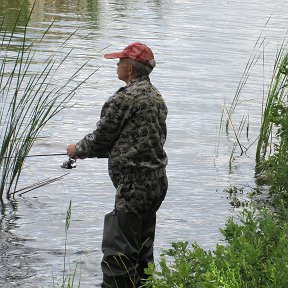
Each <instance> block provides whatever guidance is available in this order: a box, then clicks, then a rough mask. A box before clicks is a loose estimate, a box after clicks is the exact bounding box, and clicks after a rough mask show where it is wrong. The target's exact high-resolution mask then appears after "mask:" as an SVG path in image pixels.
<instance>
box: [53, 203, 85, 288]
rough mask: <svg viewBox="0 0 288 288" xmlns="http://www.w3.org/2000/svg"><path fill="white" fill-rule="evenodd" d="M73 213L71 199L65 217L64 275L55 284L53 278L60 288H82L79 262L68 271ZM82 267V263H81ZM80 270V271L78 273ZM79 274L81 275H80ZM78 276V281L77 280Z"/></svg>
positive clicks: (54, 285)
mask: <svg viewBox="0 0 288 288" xmlns="http://www.w3.org/2000/svg"><path fill="white" fill-rule="evenodd" d="M71 215H72V201H71V200H70V202H69V206H68V208H67V211H66V218H65V243H64V259H63V261H64V262H63V275H62V281H61V283H60V284H55V283H54V282H55V281H54V278H53V287H59V288H75V287H77V288H80V284H81V270H80V272H79V271H78V270H79V269H78V268H79V264H78V263H77V264H76V266H75V268H74V269H73V270H71V269H70V270H69V272H68V273H67V271H66V270H67V268H66V266H67V242H68V230H69V228H70V224H71ZM80 268H81V265H80ZM78 272H79V273H78ZM78 274H79V275H78ZM77 278H78V281H77ZM56 285H57V286H56Z"/></svg>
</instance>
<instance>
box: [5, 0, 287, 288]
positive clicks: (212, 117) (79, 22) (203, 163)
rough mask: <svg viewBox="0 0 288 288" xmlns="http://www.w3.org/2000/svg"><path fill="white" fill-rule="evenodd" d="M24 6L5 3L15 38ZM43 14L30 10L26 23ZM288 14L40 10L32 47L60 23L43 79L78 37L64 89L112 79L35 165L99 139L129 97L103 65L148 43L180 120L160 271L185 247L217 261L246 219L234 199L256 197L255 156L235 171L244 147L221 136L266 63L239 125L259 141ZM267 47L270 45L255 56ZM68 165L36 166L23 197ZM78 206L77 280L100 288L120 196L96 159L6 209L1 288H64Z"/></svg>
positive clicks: (264, 2) (276, 5)
mask: <svg viewBox="0 0 288 288" xmlns="http://www.w3.org/2000/svg"><path fill="white" fill-rule="evenodd" d="M21 3H22V1H17V0H14V1H9V0H0V16H1V17H2V16H4V15H5V21H4V23H5V25H7V27H8V30H9V27H10V28H11V27H12V24H11V23H13V21H14V19H15V17H16V15H17V13H18V12H17V11H18V9H19V7H21ZM32 4H33V1H28V0H26V1H23V11H24V13H26V14H27V13H28V11H29V9H30V8H31V5H32ZM287 11H288V1H285V0H279V1H268V0H261V1H260V0H252V1H251V0H242V1H236V0H227V1H223V0H212V1H203V0H198V1H178V0H158V1H156V0H155V1H153V0H145V1H138V0H133V1H129V0H126V1H125V0H121V1H120V0H119V1H109V0H103V1H97V0H70V1H64V0H57V1H56V0H49V1H48V0H38V1H37V3H36V6H35V8H34V12H33V14H32V17H31V20H30V30H29V41H31V42H35V43H36V42H37V40H39V37H40V36H39V35H40V34H41V33H43V31H44V30H45V29H46V28H47V27H48V26H49V25H50V23H51V22H52V21H54V20H55V23H54V25H53V27H52V28H51V30H50V32H49V35H48V36H47V37H46V38H45V41H44V44H45V45H44V48H43V45H42V46H41V47H37V45H36V46H35V47H34V48H33V49H35V52H36V54H35V55H36V56H35V57H36V58H35V62H34V63H33V65H34V66H33V67H34V68H35V69H36V71H37V67H39V69H40V67H42V66H41V65H43V57H42V56H43V55H44V54H47V53H50V52H51V53H52V52H53V51H57V49H58V48H59V43H61V42H63V41H64V40H65V39H66V38H67V35H68V34H69V33H73V32H74V31H76V30H77V31H76V33H75V34H74V35H73V37H71V39H69V45H68V46H69V47H68V48H69V49H70V48H72V49H73V52H72V55H73V57H72V59H71V61H68V62H65V64H64V67H63V68H62V70H61V75H58V76H57V77H58V78H57V81H59V82H61V81H62V79H63V78H65V76H67V75H70V74H69V73H70V71H71V70H73V69H74V68H75V67H79V65H80V64H81V63H83V62H85V61H87V60H90V64H88V69H87V73H91V71H93V69H96V68H98V67H100V69H99V70H98V71H97V72H96V73H95V74H94V75H93V76H92V77H91V78H90V79H89V80H88V81H87V82H86V83H85V84H84V85H83V86H82V87H81V88H80V89H79V90H77V93H76V95H75V97H74V98H73V100H72V103H75V105H74V106H73V107H71V108H70V109H66V110H64V111H62V112H61V113H60V114H59V115H58V116H57V117H56V118H54V120H52V121H51V122H50V123H49V124H48V125H47V126H46V127H45V129H44V130H43V133H42V134H41V136H42V137H41V139H39V140H38V141H37V143H36V144H35V145H34V147H33V151H31V153H32V152H33V153H35V154H41V153H46V154H51V153H65V149H66V145H67V144H69V143H75V142H77V141H79V140H80V139H81V137H83V136H85V134H87V133H89V132H90V131H92V130H93V129H94V127H95V123H96V122H97V121H98V118H99V113H100V109H101V107H102V104H103V103H104V101H105V100H106V99H107V98H108V97H109V96H111V95H112V94H113V93H114V92H115V91H116V90H117V89H118V88H119V87H121V86H123V83H121V82H120V81H119V80H118V79H117V76H116V62H117V61H116V60H115V61H114V60H105V59H103V54H104V53H108V52H112V51H118V50H119V49H122V48H124V47H125V46H126V45H127V44H129V43H131V42H134V41H140V42H143V43H146V44H147V45H149V46H150V47H151V48H152V50H153V51H154V54H155V58H156V60H157V67H156V68H155V69H154V71H153V73H152V74H151V80H152V82H153V84H154V85H155V86H156V87H157V88H158V89H159V90H160V91H161V93H162V94H163V96H164V97H165V99H166V102H167V106H168V109H169V117H168V120H167V125H168V139H167V143H166V151H167V154H168V157H169V165H168V167H167V173H168V177H169V191H168V195H167V197H166V199H165V201H164V202H163V205H162V206H161V208H160V210H159V212H158V223H157V233H156V241H155V257H156V261H157V260H159V255H160V253H161V249H162V248H168V247H170V244H171V242H173V241H181V240H185V241H189V242H190V243H192V242H197V243H198V244H199V245H200V246H202V247H203V248H205V249H213V248H214V247H215V245H216V243H219V242H221V241H222V237H221V234H220V232H219V228H220V227H223V225H224V223H225V221H226V219H227V217H229V216H235V214H236V211H235V210H231V206H230V204H229V200H228V199H227V197H226V196H227V194H226V193H225V192H224V191H223V190H224V189H225V188H227V187H229V186H237V187H244V189H246V190H249V188H250V187H253V186H254V181H253V168H254V155H255V147H254V146H255V145H254V146H252V147H251V148H250V149H249V150H248V151H247V153H246V154H245V155H242V156H240V151H238V150H239V149H238V150H236V153H235V155H234V156H235V159H234V161H233V163H232V166H231V168H229V158H230V155H231V149H232V146H233V143H235V137H234V136H233V133H231V132H230V133H229V134H228V135H226V134H225V133H224V132H223V133H220V134H219V129H220V119H221V112H222V109H223V105H224V106H225V105H227V107H228V108H229V103H231V101H232V99H233V98H234V95H235V92H236V89H237V86H238V83H239V80H240V79H241V76H242V74H243V71H244V69H245V66H246V64H247V62H248V60H249V57H250V56H251V55H252V57H253V56H254V55H259V53H260V52H264V57H262V56H263V54H262V56H261V57H260V58H259V60H258V62H257V63H256V65H254V66H253V67H252V69H251V70H250V72H251V75H250V78H249V80H248V81H247V83H246V85H245V87H244V89H243V90H242V93H241V97H240V102H239V104H238V105H237V107H236V110H235V113H234V114H233V124H234V125H235V129H237V127H238V126H239V123H240V121H241V119H242V117H243V116H247V117H249V137H248V138H247V137H246V136H244V135H242V136H241V142H242V143H243V144H244V145H245V146H246V147H248V146H249V145H250V144H252V142H253V141H254V140H255V139H256V137H257V133H258V130H259V125H260V124H259V123H260V115H261V103H262V98H263V90H264V91H266V88H267V85H268V84H269V80H270V78H269V76H270V74H271V71H272V68H273V67H272V66H273V62H274V58H275V52H276V50H277V47H279V44H280V43H281V41H282V40H283V37H284V35H285V33H286V31H287V28H288V27H287V23H288V21H287V20H288V16H287V15H288V14H287ZM268 19H269V21H268V22H267V20H268ZM266 22H267V23H266ZM258 38H259V43H261V42H262V41H263V43H264V44H263V45H262V46H261V45H256V48H254V49H253V47H254V45H255V43H256V41H257V39H258ZM107 46H108V48H106V49H104V48H105V47H107ZM102 49H104V50H102ZM68 77H69V76H68ZM225 103H226V104H225ZM243 134H244V133H243ZM64 160H66V157H65V156H58V157H49V158H48V157H46V158H37V159H35V158H34V159H32V158H29V159H28V160H27V162H26V166H27V167H29V168H28V169H25V170H24V171H23V177H22V178H21V181H20V184H19V185H20V186H21V185H25V184H26V185H27V184H28V183H31V182H32V183H34V182H37V181H38V180H39V181H40V180H42V179H46V178H47V177H57V176H59V175H62V174H63V173H64V172H65V171H63V170H62V169H61V168H60V165H61V163H62V162H63V161H64ZM70 200H71V201H72V218H71V224H70V228H69V231H68V241H67V253H66V254H67V255H66V262H67V266H66V267H68V269H67V270H68V271H67V272H66V273H68V272H69V269H71V271H72V272H73V271H74V269H75V267H76V265H77V264H78V270H77V272H78V273H77V275H79V274H81V287H82V288H88V287H96V286H97V285H98V284H99V283H100V281H101V270H100V261H101V257H102V254H101V237H102V228H103V226H102V225H103V217H104V215H105V214H106V213H108V212H110V211H111V210H112V209H113V201H114V189H113V186H112V184H111V182H110V179H109V177H108V174H107V160H105V159H87V160H83V161H80V160H79V161H78V162H77V168H76V169H73V170H72V171H71V173H70V174H69V175H67V176H65V177H64V178H63V179H62V180H60V181H57V182H55V183H53V184H50V185H47V186H44V187H42V188H39V189H36V190H34V191H31V192H29V193H27V194H25V195H23V196H22V197H16V199H15V201H12V202H7V201H6V202H5V207H3V209H2V214H1V218H0V221H1V222H0V223H1V230H0V249H1V259H0V287H5V288H12V287H13V288H14V287H21V288H28V287H29V288H30V287H41V288H44V287H53V286H54V287H57V283H60V282H61V279H62V270H63V261H64V245H65V216H66V210H67V208H68V205H69V201H70ZM53 283H54V284H53Z"/></svg>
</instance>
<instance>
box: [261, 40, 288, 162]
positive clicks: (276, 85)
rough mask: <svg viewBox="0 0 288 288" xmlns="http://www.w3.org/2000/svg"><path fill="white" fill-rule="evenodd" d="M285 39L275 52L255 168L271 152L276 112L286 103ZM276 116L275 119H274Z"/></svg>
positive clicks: (287, 65)
mask: <svg viewBox="0 0 288 288" xmlns="http://www.w3.org/2000/svg"><path fill="white" fill-rule="evenodd" d="M287 46H288V45H287V38H286V37H285V39H284V41H283V43H282V45H281V47H280V49H279V51H278V52H277V55H276V59H275V63H274V69H273V74H272V79H271V83H270V85H269V91H268V96H267V99H266V104H265V109H264V112H263V117H262V123H261V127H260V134H259V139H258V143H257V150H256V167H259V165H261V162H263V161H264V160H265V158H266V156H268V155H269V154H271V152H272V148H273V147H272V141H273V139H272V138H273V134H272V132H273V127H276V126H277V124H278V123H277V121H275V120H276V118H277V114H278V113H277V112H279V111H280V110H281V107H283V105H286V104H285V103H286V102H287V93H288V50H287ZM275 116H276V118H275Z"/></svg>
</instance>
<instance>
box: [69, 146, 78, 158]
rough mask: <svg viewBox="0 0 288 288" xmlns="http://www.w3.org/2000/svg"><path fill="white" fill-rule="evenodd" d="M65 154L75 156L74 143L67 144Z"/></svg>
mask: <svg viewBox="0 0 288 288" xmlns="http://www.w3.org/2000/svg"><path fill="white" fill-rule="evenodd" d="M67 155H68V157H69V158H71V159H75V158H76V145H75V144H69V145H68V146H67Z"/></svg>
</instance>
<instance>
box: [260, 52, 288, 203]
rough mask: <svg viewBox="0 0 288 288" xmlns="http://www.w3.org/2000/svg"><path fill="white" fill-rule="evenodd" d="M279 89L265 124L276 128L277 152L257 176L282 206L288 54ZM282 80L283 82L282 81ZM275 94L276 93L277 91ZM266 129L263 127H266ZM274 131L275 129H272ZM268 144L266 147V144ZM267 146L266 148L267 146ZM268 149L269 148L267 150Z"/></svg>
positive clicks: (287, 191) (286, 180)
mask: <svg viewBox="0 0 288 288" xmlns="http://www.w3.org/2000/svg"><path fill="white" fill-rule="evenodd" d="M277 75H278V76H277V79H278V81H277V83H278V84H277V87H278V88H277V89H276V88H274V89H273V91H275V90H277V91H278V92H277V93H276V94H275V95H274V97H275V98H276V100H277V101H276V100H275V101H274V102H273V104H271V105H270V108H269V113H268V114H267V117H266V120H265V122H266V123H267V124H266V125H268V123H269V127H275V129H276V131H275V137H274V138H273V139H272V141H273V153H270V155H269V156H268V157H267V158H265V157H264V156H265V155H266V154H263V155H262V158H261V161H259V162H258V164H257V168H258V169H257V173H258V175H257V177H261V180H262V181H264V182H265V183H266V184H267V185H269V192H270V195H271V200H272V203H273V204H274V205H276V206H279V203H277V202H283V204H284V206H286V207H287V205H288V177H287V175H288V107H287V102H286V101H287V99H286V98H284V96H286V97H287V93H288V89H287V88H288V53H286V54H284V53H282V57H281V64H280V66H279V67H278V73H277ZM279 79H280V80H279ZM273 93H274V92H273ZM279 94H280V95H281V96H279ZM262 129H263V128H262ZM271 129H272V128H271ZM265 145H266V144H265ZM264 147H266V146H264ZM264 150H265V149H264Z"/></svg>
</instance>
